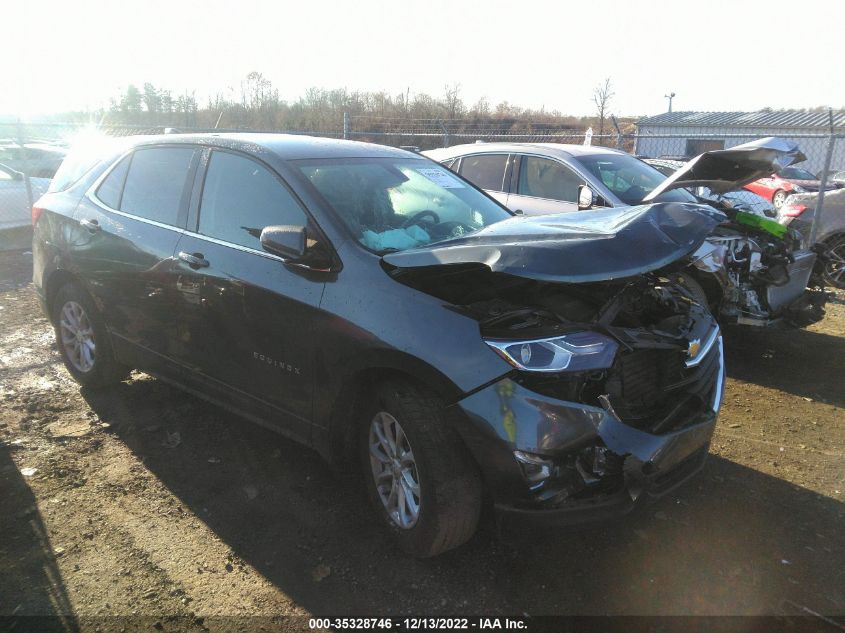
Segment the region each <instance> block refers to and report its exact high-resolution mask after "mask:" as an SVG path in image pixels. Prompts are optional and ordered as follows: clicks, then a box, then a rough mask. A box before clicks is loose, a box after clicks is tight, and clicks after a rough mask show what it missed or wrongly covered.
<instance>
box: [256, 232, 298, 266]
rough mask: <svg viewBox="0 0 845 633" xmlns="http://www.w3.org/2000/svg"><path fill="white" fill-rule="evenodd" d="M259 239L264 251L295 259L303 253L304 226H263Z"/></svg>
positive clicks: (283, 257)
mask: <svg viewBox="0 0 845 633" xmlns="http://www.w3.org/2000/svg"><path fill="white" fill-rule="evenodd" d="M259 239H260V241H261V247H262V248H263V249H264V250H265V251H267V252H268V253H273V255H278V256H279V257H281V258H282V259H291V260H296V259H299V258H301V257H302V256H303V255H305V227H304V226H282V225H277V226H265V227H264V228H263V229H262V230H261V237H260V238H259Z"/></svg>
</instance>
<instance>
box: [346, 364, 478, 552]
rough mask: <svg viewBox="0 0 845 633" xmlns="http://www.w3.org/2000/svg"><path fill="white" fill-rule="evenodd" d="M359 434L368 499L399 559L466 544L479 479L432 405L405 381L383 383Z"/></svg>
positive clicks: (437, 405) (474, 519) (433, 400)
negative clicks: (395, 544) (404, 554)
mask: <svg viewBox="0 0 845 633" xmlns="http://www.w3.org/2000/svg"><path fill="white" fill-rule="evenodd" d="M358 433H359V456H360V463H361V467H362V469H363V473H364V481H365V486H366V489H367V494H368V496H369V497H370V500H371V502H372V504H373V508H374V509H375V511H376V513H377V514H378V515H379V517H380V519H381V523H382V524H383V525H384V526H385V527H386V529H387V530H388V531H389V532H390V533H391V535H392V536H393V537H394V539H396V541H397V542H398V544H399V546H400V547H401V548H402V549H403V550H404V551H405V552H407V553H409V554H411V555H412V556H415V557H417V558H427V557H430V556H435V555H437V554H440V553H442V552H445V551H447V550H450V549H453V548H455V547H458V546H459V545H461V544H462V543H464V542H466V541H467V540H469V538H470V537H471V536H472V535H473V534H474V533H475V530H476V527H477V526H478V517H479V514H480V513H481V492H482V491H481V477H480V475H479V473H478V470H477V468H476V466H475V463H474V462H473V460H472V458H471V456H470V455H469V452H468V451H467V449H466V447H465V446H464V444H463V442H462V441H461V439H460V437H459V436H458V435H457V433H456V432H455V431H454V429H452V428H451V427H450V426H449V425H448V423H447V422H446V420H445V419H444V416H443V403H442V402H441V401H440V399H439V398H437V397H436V396H435V395H433V394H431V393H428V392H427V391H425V390H424V389H422V388H420V387H417V386H415V385H413V384H410V383H407V382H404V381H398V380H397V381H389V382H385V383H382V384H380V385H378V386H377V387H376V389H375V390H374V393H373V395H372V397H371V398H370V401H369V404H368V406H366V407H364V415H363V418H362V419H361V420H360V424H359V427H358ZM406 499H407V500H408V501H406Z"/></svg>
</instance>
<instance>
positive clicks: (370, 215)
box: [295, 158, 511, 253]
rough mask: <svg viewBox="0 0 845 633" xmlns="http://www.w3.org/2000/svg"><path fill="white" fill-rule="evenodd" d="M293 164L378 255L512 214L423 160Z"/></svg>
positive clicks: (472, 229)
mask: <svg viewBox="0 0 845 633" xmlns="http://www.w3.org/2000/svg"><path fill="white" fill-rule="evenodd" d="M295 164H296V165H297V167H299V169H300V170H301V171H302V173H303V174H305V176H306V177H307V178H308V179H309V180H310V181H311V184H312V185H314V187H315V188H316V189H317V191H318V192H319V193H320V195H322V197H323V198H324V199H325V200H326V202H328V203H329V205H331V207H332V208H333V209H334V211H335V212H336V213H337V215H338V216H340V217H341V218H342V219H343V221H344V222H345V223H346V225H347V226H348V227H349V228H350V229H351V230H352V232H353V234H354V235H355V237H356V238H357V239H358V241H359V242H361V244H363V245H364V246H366V247H367V248H369V249H371V250H374V251H377V252H381V253H383V252H388V251H400V250H405V249H407V248H413V247H415V246H424V245H426V244H432V243H434V242H441V241H443V240H446V239H449V238H453V237H460V236H462V235H466V234H468V233H473V232H475V231H478V230H479V229H482V228H484V227H485V226H489V225H491V224H494V223H496V222H499V221H501V220H505V219H507V218H509V217H511V214H510V213H509V212H508V211H507V210H506V209H504V207H501V206H500V205H499V204H497V203H496V202H494V201H493V200H491V199H490V198H488V197H487V196H485V195H484V194H483V193H481V192H480V191H478V190H477V189H475V188H474V187H472V186H470V185H468V184H467V183H466V182H465V181H463V180H461V179H460V178H458V177H457V176H455V175H454V174H453V173H452V172H450V171H449V170H448V169H446V168H445V167H441V166H440V165H438V164H436V163H434V162H431V161H428V160H420V159H413V158H410V159H408V158H398V159H397V158H367V159H357V158H346V159H320V160H303V161H295Z"/></svg>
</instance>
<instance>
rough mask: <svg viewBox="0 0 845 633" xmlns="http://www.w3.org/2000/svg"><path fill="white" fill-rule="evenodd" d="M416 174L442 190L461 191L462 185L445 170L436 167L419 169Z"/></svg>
mask: <svg viewBox="0 0 845 633" xmlns="http://www.w3.org/2000/svg"><path fill="white" fill-rule="evenodd" d="M417 172H418V173H420V174H422V175H423V176H425V177H426V178H428V179H429V180H430V181H431V182H433V183H434V184H435V185H440V186H441V187H443V188H444V189H463V188H464V186H465V185H464V183H462V182H461V181H460V180H458V179H457V178H455V177H454V176H452V174H450V173H449V172H448V171H446V170H445V169H438V168H437V167H421V168H419V169H417Z"/></svg>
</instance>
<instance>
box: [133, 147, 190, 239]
mask: <svg viewBox="0 0 845 633" xmlns="http://www.w3.org/2000/svg"><path fill="white" fill-rule="evenodd" d="M193 155H194V150H193V148H190V147H154V148H150V149H139V150H137V151H135V153H134V154H133V155H132V161H131V163H130V164H129V173H128V174H127V176H126V184H125V185H124V187H123V197H122V199H121V201H120V210H121V211H125V212H126V213H131V214H132V215H137V216H139V217H142V218H146V219H147V220H154V221H156V222H161V223H162V224H169V225H171V226H178V224H179V210H180V208H181V206H182V196H183V194H184V192H185V183H186V181H187V177H188V172H189V171H190V167H191V158H192V157H193Z"/></svg>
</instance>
